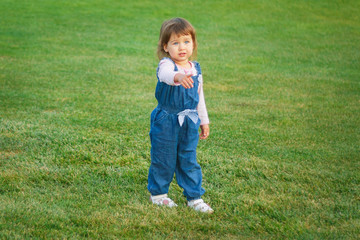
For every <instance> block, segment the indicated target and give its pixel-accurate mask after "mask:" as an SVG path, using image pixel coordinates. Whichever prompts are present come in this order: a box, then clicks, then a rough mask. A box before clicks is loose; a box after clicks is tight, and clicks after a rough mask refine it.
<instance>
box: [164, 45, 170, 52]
mask: <svg viewBox="0 0 360 240" xmlns="http://www.w3.org/2000/svg"><path fill="white" fill-rule="evenodd" d="M164 51H165V52H169V51H168V49H167V44H164Z"/></svg>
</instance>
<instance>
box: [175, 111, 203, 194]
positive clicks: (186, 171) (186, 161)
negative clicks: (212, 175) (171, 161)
mask: <svg viewBox="0 0 360 240" xmlns="http://www.w3.org/2000/svg"><path fill="white" fill-rule="evenodd" d="M199 125H200V120H199V121H198V123H197V124H195V123H193V122H192V121H191V120H190V119H189V118H188V117H187V118H185V121H184V124H183V126H182V127H181V129H180V140H179V145H178V159H177V165H176V170H175V173H176V180H177V182H178V184H179V185H180V187H182V188H183V189H184V195H185V196H186V198H187V200H188V201H190V200H195V199H199V198H201V196H202V195H203V194H204V193H205V190H204V189H203V188H202V187H201V184H202V173H201V167H200V165H199V164H198V163H197V161H196V148H197V144H198V142H199V132H198V129H199Z"/></svg>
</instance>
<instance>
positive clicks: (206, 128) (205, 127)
mask: <svg viewBox="0 0 360 240" xmlns="http://www.w3.org/2000/svg"><path fill="white" fill-rule="evenodd" d="M200 129H201V134H200V139H207V138H208V137H209V134H210V127H209V124H205V125H201V126H200Z"/></svg>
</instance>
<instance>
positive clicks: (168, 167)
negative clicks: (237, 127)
mask: <svg viewBox="0 0 360 240" xmlns="http://www.w3.org/2000/svg"><path fill="white" fill-rule="evenodd" d="M196 50H197V42H196V34H195V29H194V28H193V26H192V25H191V24H190V23H189V22H188V21H187V20H185V19H182V18H174V19H170V20H168V21H165V22H164V23H163V24H162V26H161V30H160V38H159V43H158V50H157V54H158V57H159V60H161V61H160V63H159V66H158V68H157V78H158V83H157V86H156V91H155V97H156V99H157V101H158V106H157V107H156V108H155V109H154V110H153V112H152V113H151V129H150V139H151V165H150V169H149V177H148V190H149V192H150V193H151V196H150V201H151V202H152V203H153V204H156V205H164V206H168V207H176V206H177V205H176V204H175V203H174V201H173V200H171V199H170V198H168V196H167V193H168V190H169V185H170V183H171V181H172V179H173V177H174V173H175V175H176V180H177V183H178V184H179V186H180V187H182V188H183V189H184V195H185V196H186V198H187V201H188V206H189V207H191V208H193V209H195V210H196V211H200V212H205V213H212V212H213V211H214V210H213V209H211V208H210V206H209V205H208V204H206V203H205V202H204V201H203V200H202V199H201V196H202V195H203V194H204V193H205V190H204V189H203V188H202V187H201V182H202V173H201V167H200V165H199V164H198V163H197V161H196V147H197V144H198V141H199V132H198V129H199V126H200V128H201V135H200V138H201V139H206V138H207V137H208V136H209V118H208V114H207V110H206V106H205V99H204V93H203V81H202V75H201V69H200V65H199V63H197V62H190V61H189V59H191V57H192V56H196Z"/></svg>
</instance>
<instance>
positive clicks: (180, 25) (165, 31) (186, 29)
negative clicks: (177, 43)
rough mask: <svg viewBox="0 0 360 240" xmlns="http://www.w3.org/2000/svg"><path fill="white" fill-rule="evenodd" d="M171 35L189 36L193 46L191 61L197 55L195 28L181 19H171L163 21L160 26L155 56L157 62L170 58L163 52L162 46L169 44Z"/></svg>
mask: <svg viewBox="0 0 360 240" xmlns="http://www.w3.org/2000/svg"><path fill="white" fill-rule="evenodd" d="M173 33H175V34H176V35H191V38H192V41H193V46H194V50H193V54H192V56H191V59H193V58H195V57H196V54H197V42H196V32H195V28H194V27H193V26H192V25H191V23H190V22H188V21H187V20H185V19H183V18H172V19H170V20H167V21H165V22H164V23H163V24H162V25H161V29H160V36H159V42H158V48H157V56H158V58H159V60H161V59H162V58H164V57H170V55H169V53H167V52H165V50H164V46H165V45H166V44H167V43H168V42H169V40H170V37H171V34H173Z"/></svg>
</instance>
